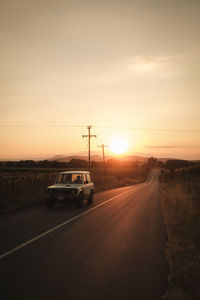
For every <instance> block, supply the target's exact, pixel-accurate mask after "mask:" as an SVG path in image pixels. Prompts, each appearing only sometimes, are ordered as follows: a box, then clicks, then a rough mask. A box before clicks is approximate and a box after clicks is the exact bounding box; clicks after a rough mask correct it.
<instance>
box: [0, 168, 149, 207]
mask: <svg viewBox="0 0 200 300" xmlns="http://www.w3.org/2000/svg"><path fill="white" fill-rule="evenodd" d="M65 170H66V169H65ZM61 171H63V170H62V169H27V168H26V169H21V168H20V169H18V168H12V169H11V168H6V169H5V168H4V169H0V195H1V200H0V210H1V211H5V210H7V209H9V210H10V209H12V210H16V209H23V208H26V207H30V206H33V205H42V204H45V203H46V201H45V199H44V195H45V193H46V189H47V187H48V186H49V185H52V184H53V182H54V180H55V176H56V174H57V173H58V172H61ZM147 175H148V172H147V171H146V170H143V169H137V170H123V169H120V170H110V171H109V172H108V173H107V174H106V175H104V174H103V171H101V170H97V171H95V172H93V180H94V184H95V189H96V192H99V191H103V190H107V189H112V188H116V187H122V186H127V185H132V184H137V183H141V182H143V181H144V180H145V179H146V177H147Z"/></svg>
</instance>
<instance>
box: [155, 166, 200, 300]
mask: <svg viewBox="0 0 200 300" xmlns="http://www.w3.org/2000/svg"><path fill="white" fill-rule="evenodd" d="M169 178H170V176H169V174H162V175H161V177H160V179H161V203H162V211H163V215H164V220H165V225H166V231H167V235H168V243H167V250H166V255H167V260H168V263H169V291H168V293H167V294H166V295H165V296H164V299H165V300H169V299H180V300H192V299H194V300H196V299H200V289H199V287H200V166H199V165H197V166H194V167H188V168H182V169H177V170H176V171H175V173H174V175H173V176H172V177H171V180H169Z"/></svg>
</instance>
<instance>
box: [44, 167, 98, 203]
mask: <svg viewBox="0 0 200 300" xmlns="http://www.w3.org/2000/svg"><path fill="white" fill-rule="evenodd" d="M94 192H95V189H94V183H93V182H92V179H91V174H90V172H88V171H66V172H61V173H59V174H58V175H57V177H56V180H55V183H54V185H51V186H49V187H48V188H47V194H46V200H47V207H48V208H52V207H53V205H54V204H55V203H59V202H61V203H66V202H74V203H76V205H77V207H78V208H81V207H82V206H83V201H84V199H87V202H88V204H92V202H93V196H94Z"/></svg>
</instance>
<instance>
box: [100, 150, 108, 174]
mask: <svg viewBox="0 0 200 300" xmlns="http://www.w3.org/2000/svg"><path fill="white" fill-rule="evenodd" d="M98 147H100V148H102V154H103V168H104V174H106V160H105V147H108V145H104V144H102V145H101V146H98Z"/></svg>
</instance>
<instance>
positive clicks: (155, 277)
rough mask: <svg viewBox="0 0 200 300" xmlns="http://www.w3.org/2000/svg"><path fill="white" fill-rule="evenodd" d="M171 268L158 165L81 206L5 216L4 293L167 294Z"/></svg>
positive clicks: (4, 298)
mask: <svg viewBox="0 0 200 300" xmlns="http://www.w3.org/2000/svg"><path fill="white" fill-rule="evenodd" d="M167 271H168V270H167V263H166V261H165V233H164V225H163V221H162V216H161V210H160V202H159V182H158V172H157V171H154V172H153V173H152V176H151V178H149V180H148V181H147V182H145V183H143V184H139V185H135V186H131V187H125V188H118V189H113V190H110V191H106V192H102V193H98V194H96V195H95V202H94V204H93V205H92V206H88V205H87V204H85V206H84V207H83V208H82V209H80V210H78V209H77V208H76V207H75V206H74V205H66V206H57V207H55V208H54V209H53V210H47V209H46V208H39V209H33V210H28V211H24V212H22V213H18V214H15V215H13V216H1V217H0V299H1V300H8V299H9V300H11V299H12V300H14V299H15V300H16V299H20V300H23V299H26V300H27V299H33V300H40V299H41V300H45V299H49V300H53V299H56V300H60V299H66V300H70V299H75V300H76V299H81V300H82V299H86V300H87V299H89V300H90V299H91V300H95V299H97V300H104V299H105V300H107V299H109V300H110V299H113V300H117V299H127V300H128V299H135V300H151V299H152V300H160V299H161V297H162V295H163V294H164V293H165V291H166V289H167Z"/></svg>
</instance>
